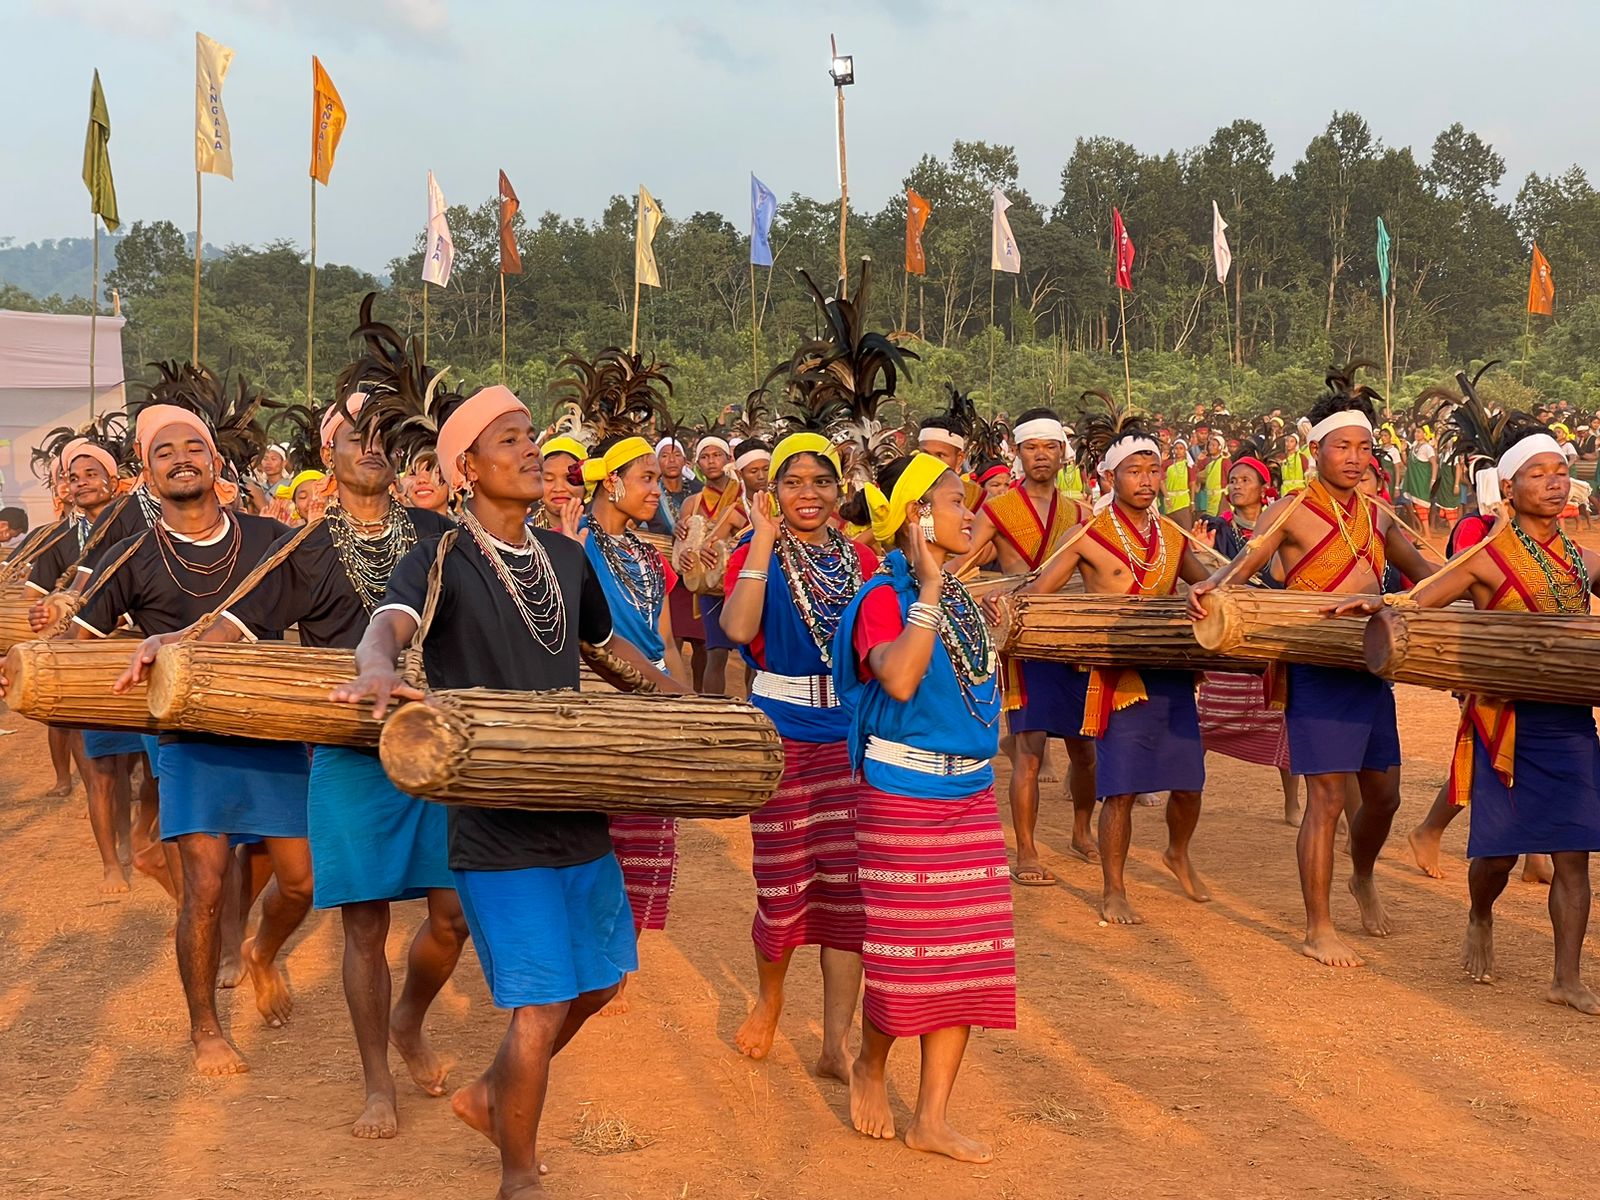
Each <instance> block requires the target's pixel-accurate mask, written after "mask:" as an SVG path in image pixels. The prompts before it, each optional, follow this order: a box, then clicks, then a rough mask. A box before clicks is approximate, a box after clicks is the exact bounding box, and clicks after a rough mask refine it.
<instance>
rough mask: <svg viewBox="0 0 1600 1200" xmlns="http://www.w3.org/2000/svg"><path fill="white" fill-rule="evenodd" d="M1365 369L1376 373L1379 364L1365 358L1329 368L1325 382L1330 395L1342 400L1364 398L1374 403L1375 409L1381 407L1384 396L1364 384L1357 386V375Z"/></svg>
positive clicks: (1354, 359)
mask: <svg viewBox="0 0 1600 1200" xmlns="http://www.w3.org/2000/svg"><path fill="white" fill-rule="evenodd" d="M1363 369H1365V370H1368V371H1376V370H1377V369H1378V364H1377V363H1375V362H1369V361H1368V360H1366V359H1364V358H1353V359H1351V360H1350V361H1349V362H1347V363H1346V364H1345V365H1344V366H1342V367H1329V368H1328V372H1327V374H1326V376H1324V382H1325V383H1326V384H1327V387H1328V395H1329V396H1338V397H1340V398H1341V399H1343V398H1354V397H1357V396H1364V397H1365V398H1366V399H1368V400H1370V401H1372V404H1373V407H1375V408H1376V407H1379V406H1381V405H1382V404H1383V402H1384V400H1383V397H1382V396H1380V395H1379V394H1378V393H1377V392H1375V391H1373V390H1372V389H1371V388H1370V387H1368V386H1367V385H1366V384H1364V383H1363V384H1361V385H1359V386H1358V385H1357V384H1356V373H1357V372H1358V371H1361V370H1363Z"/></svg>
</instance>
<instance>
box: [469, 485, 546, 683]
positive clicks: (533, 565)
mask: <svg viewBox="0 0 1600 1200" xmlns="http://www.w3.org/2000/svg"><path fill="white" fill-rule="evenodd" d="M461 527H462V528H463V529H465V530H466V531H467V532H468V533H469V534H471V535H472V540H473V541H475V542H476V543H477V544H478V549H479V550H480V551H482V553H483V556H484V558H486V559H488V560H489V566H490V567H491V568H492V569H493V570H494V573H495V577H496V578H497V579H499V580H500V586H501V587H503V588H505V590H506V595H507V596H509V597H511V603H512V604H513V605H514V606H515V607H516V610H517V615H518V616H519V617H521V618H522V623H523V624H524V625H526V626H527V628H528V632H529V633H531V634H532V635H533V638H534V640H535V641H536V642H538V643H539V645H541V646H543V647H544V648H545V650H547V651H549V652H550V653H551V654H560V653H561V651H562V650H563V649H564V648H565V647H566V644H567V605H566V601H565V600H564V599H563V598H562V595H561V587H560V583H559V581H558V580H557V579H556V572H555V568H554V567H553V566H551V564H550V556H549V554H547V553H546V552H545V548H544V546H543V545H541V544H540V542H539V539H538V538H536V537H534V536H533V535H532V534H531V533H530V534H529V535H528V538H527V540H526V541H524V542H523V544H522V545H521V546H506V545H505V543H504V542H501V541H498V540H497V539H496V538H494V537H493V536H491V535H490V533H489V531H488V530H487V529H485V528H484V527H483V523H482V522H481V521H479V520H478V518H477V517H476V516H474V515H473V513H472V510H471V509H470V508H465V507H463V508H462V510H461ZM502 546H504V547H505V549H504V551H502V549H501V547H502ZM507 554H511V555H514V556H516V557H518V558H522V557H524V556H525V557H526V558H527V560H528V561H527V562H526V563H519V564H516V565H512V564H511V563H509V562H507V561H506V555H507Z"/></svg>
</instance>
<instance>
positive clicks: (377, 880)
mask: <svg viewBox="0 0 1600 1200" xmlns="http://www.w3.org/2000/svg"><path fill="white" fill-rule="evenodd" d="M447 824H448V820H447V814H446V812H445V809H444V807H443V806H442V805H439V804H429V803H428V802H427V801H426V800H419V799H417V798H416V797H415V796H408V795H406V794H405V793H404V792H402V791H400V790H399V789H398V788H397V787H395V786H394V784H392V783H390V782H389V777H388V776H387V775H385V774H384V772H383V764H382V763H380V762H379V761H378V756H377V754H375V753H372V752H369V751H365V750H352V749H349V748H347V747H344V746H318V747H316V749H315V750H314V751H313V752H312V758H311V782H310V787H309V788H308V790H307V793H306V825H307V828H308V829H309V830H310V833H311V867H312V903H313V904H315V905H316V906H317V907H318V908H338V907H339V906H340V905H342V904H359V903H361V902H363V901H366V900H415V899H417V898H418V897H420V896H424V895H426V894H427V893H428V892H429V891H430V890H432V889H436V888H453V887H455V885H456V884H455V879H454V878H453V877H452V876H451V874H450V867H449V864H448V862H447V850H448V843H449V832H448V830H447Z"/></svg>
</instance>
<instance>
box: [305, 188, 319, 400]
mask: <svg viewBox="0 0 1600 1200" xmlns="http://www.w3.org/2000/svg"><path fill="white" fill-rule="evenodd" d="M316 316H317V177H316V176H315V175H313V176H312V177H311V275H310V282H309V283H308V285H307V291H306V403H307V404H308V405H311V404H315V403H316V401H315V400H313V399H312V396H313V395H315V393H314V392H313V391H312V390H311V382H312V381H311V349H312V342H313V340H314V339H315V337H316Z"/></svg>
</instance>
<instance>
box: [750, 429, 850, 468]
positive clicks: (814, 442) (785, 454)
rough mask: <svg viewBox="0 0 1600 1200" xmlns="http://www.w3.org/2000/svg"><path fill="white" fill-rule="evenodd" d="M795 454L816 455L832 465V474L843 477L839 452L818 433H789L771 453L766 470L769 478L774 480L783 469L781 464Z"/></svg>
mask: <svg viewBox="0 0 1600 1200" xmlns="http://www.w3.org/2000/svg"><path fill="white" fill-rule="evenodd" d="M796 454H817V455H820V456H821V457H823V458H825V459H827V460H828V461H829V462H830V463H832V464H833V473H834V474H835V475H839V476H841V477H842V476H843V475H844V468H843V467H841V466H840V465H839V452H838V451H837V450H835V449H834V448H833V443H832V442H830V441H829V440H828V439H827V438H825V437H823V436H822V435H821V434H820V433H791V434H790V435H789V436H788V437H786V438H784V439H783V441H781V442H779V443H778V445H777V446H776V447H775V448H774V449H773V451H772V462H771V464H770V465H769V466H768V468H767V473H768V476H769V478H772V479H776V478H777V477H778V472H779V471H781V470H782V469H783V464H784V463H786V462H788V461H789V460H790V459H791V458H793V457H794V456H795V455H796Z"/></svg>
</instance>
